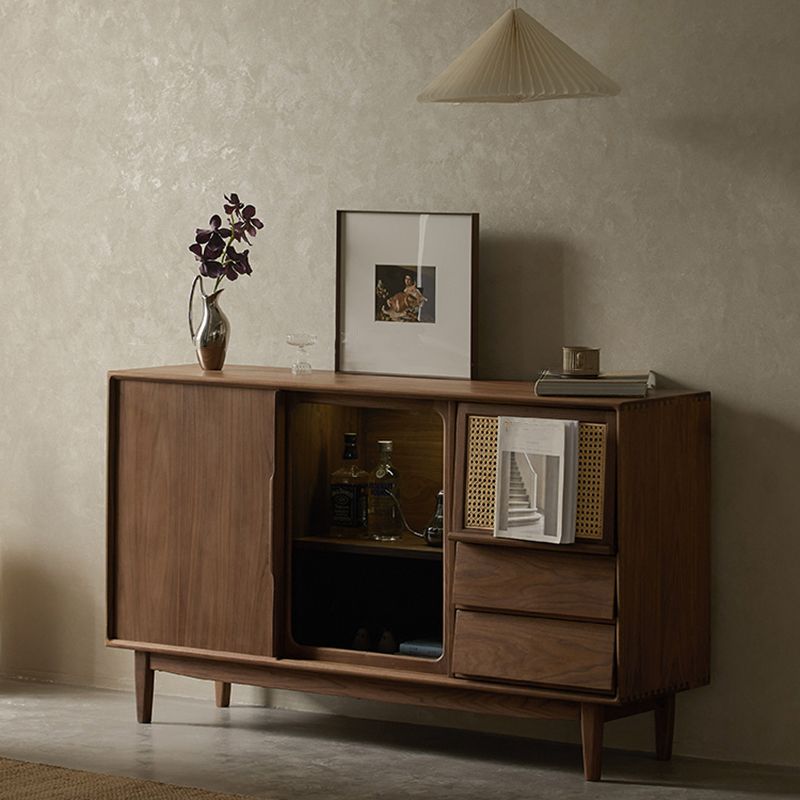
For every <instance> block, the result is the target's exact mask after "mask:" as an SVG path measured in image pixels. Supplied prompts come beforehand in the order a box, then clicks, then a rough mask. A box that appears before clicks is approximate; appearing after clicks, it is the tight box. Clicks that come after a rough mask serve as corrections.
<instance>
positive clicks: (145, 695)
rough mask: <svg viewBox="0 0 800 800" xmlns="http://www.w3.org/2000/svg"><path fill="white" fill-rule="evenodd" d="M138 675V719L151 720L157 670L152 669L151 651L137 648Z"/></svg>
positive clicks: (136, 671) (135, 664)
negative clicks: (147, 651)
mask: <svg viewBox="0 0 800 800" xmlns="http://www.w3.org/2000/svg"><path fill="white" fill-rule="evenodd" d="M133 659H134V661H133V663H134V672H135V675H136V719H138V720H139V722H150V720H152V718H153V682H154V679H155V672H153V670H152V669H150V653H142V652H140V651H139V650H137V651H136V652H135V653H134V654H133Z"/></svg>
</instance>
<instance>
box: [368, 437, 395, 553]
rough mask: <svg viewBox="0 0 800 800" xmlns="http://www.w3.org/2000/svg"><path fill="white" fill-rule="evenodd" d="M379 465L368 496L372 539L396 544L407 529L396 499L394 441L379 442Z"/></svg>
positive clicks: (371, 481) (370, 480) (374, 473)
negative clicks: (393, 457)
mask: <svg viewBox="0 0 800 800" xmlns="http://www.w3.org/2000/svg"><path fill="white" fill-rule="evenodd" d="M378 450H379V454H378V465H377V466H376V467H375V469H373V470H372V471H371V472H370V474H369V490H368V494H367V530H368V535H369V538H370V539H374V540H375V541H378V542H396V541H398V540H399V539H400V537H401V534H402V531H403V527H402V523H401V520H400V514H399V512H398V509H397V503H396V500H395V498H396V497H397V470H396V469H395V468H394V466H393V465H392V442H391V441H389V440H388V439H384V440H381V441H379V442H378Z"/></svg>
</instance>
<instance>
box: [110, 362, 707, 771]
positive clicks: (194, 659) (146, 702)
mask: <svg viewBox="0 0 800 800" xmlns="http://www.w3.org/2000/svg"><path fill="white" fill-rule="evenodd" d="M504 415H505V416H529V417H551V418H561V419H575V420H578V421H579V422H580V423H581V426H582V429H583V426H586V432H587V436H591V437H594V438H593V439H592V440H591V442H592V445H591V446H592V447H594V448H595V449H594V450H592V452H591V457H590V455H589V454H588V451H587V455H586V461H585V464H584V463H582V465H581V476H582V477H581V481H584V484H581V483H579V505H580V504H583V505H582V506H581V509H582V510H581V512H580V513H581V514H582V515H583V516H582V517H581V520H583V521H582V522H581V527H580V529H579V534H580V535H579V538H578V539H577V540H576V543H575V544H572V545H561V546H558V545H551V544H543V543H533V542H524V541H518V540H508V539H496V538H494V537H493V536H492V533H491V531H490V530H487V525H486V522H485V520H486V518H487V516H486V515H487V514H491V504H492V503H493V487H492V486H491V471H489V472H488V473H487V471H486V470H487V469H488V467H487V462H486V460H485V459H484V460H483V461H481V456H480V453H481V451H480V447H481V446H483V444H482V443H483V442H484V440H485V439H486V436H487V434H486V430H489V431H491V425H492V422H493V420H496V417H497V416H504ZM709 418H710V397H709V395H708V394H707V393H688V392H670V391H655V392H652V393H651V394H650V395H649V396H648V397H647V398H645V399H620V398H566V397H548V398H537V397H536V396H535V395H534V393H533V390H532V385H531V383H523V382H507V381H491V382H481V381H462V380H433V379H417V378H392V377H381V376H368V375H344V374H335V373H330V372H314V373H312V374H310V375H307V376H294V375H292V374H291V372H290V371H289V370H285V369H271V368H263V367H237V366H231V367H226V368H225V370H224V371H222V372H220V373H203V372H201V371H200V369H199V367H196V366H179V367H163V368H153V369H143V370H129V371H120V372H112V373H111V374H110V376H109V436H108V634H107V635H108V644H109V645H110V646H112V647H122V648H129V649H131V650H133V651H134V652H135V674H136V690H137V692H136V695H137V711H138V718H139V720H140V721H141V722H149V721H150V719H151V713H152V700H153V677H154V672H155V671H157V670H163V671H166V672H172V673H177V674H181V675H189V676H193V677H198V678H205V679H209V680H213V681H215V682H216V689H217V704H218V705H220V706H225V705H227V704H228V703H229V701H230V685H231V683H242V684H250V685H255V686H264V687H271V688H282V689H295V690H298V691H308V692H318V693H322V694H330V695H342V696H349V697H357V698H364V699H368V700H369V699H374V700H382V701H390V702H398V703H411V704H424V705H430V706H436V707H440V708H445V709H462V710H469V711H481V712H489V713H495V714H506V715H513V716H521V717H542V718H548V719H575V720H578V721H579V722H580V728H581V733H582V739H583V765H584V773H585V777H586V779H587V780H599V778H600V773H601V753H602V738H603V725H604V723H605V722H606V721H609V720H613V719H617V718H619V717H624V716H628V715H632V714H638V713H642V712H646V711H653V712H655V734H656V739H655V741H656V755H657V757H658V758H660V759H667V758H669V757H670V754H671V748H672V731H673V722H674V708H675V706H674V700H675V693H676V692H679V691H682V690H685V689H691V688H693V687H698V686H702V685H704V684H707V683H708V682H709ZM348 430H354V431H355V430H357V431H358V432H359V435H360V441H362V442H363V443H364V444H363V445H362V455H367V456H368V455H369V454H370V453H371V445H372V443H373V441H377V439H378V438H392V439H394V441H395V452H396V456H397V465H398V468H399V470H400V475H401V481H402V484H401V485H402V486H403V487H404V488H403V489H402V491H401V494H402V492H405V493H406V494H405V495H403V496H402V497H401V500H402V502H403V503H404V504H407V508H408V516H409V517H410V518H412V519H413V522H414V523H415V524H414V527H417V526H421V525H424V520H425V519H426V518H427V517H429V516H430V513H431V511H432V506H431V503H432V502H433V499H434V498H435V494H436V491H437V490H438V489H440V488H444V493H445V499H446V502H445V530H446V535H445V542H444V546H443V548H441V549H440V550H436V549H435V548H427V549H426V546H425V545H424V544H422V543H421V541H420V540H415V539H413V537H412V538H411V539H409V537H404V539H403V540H402V541H400V542H397V543H392V544H390V545H383V546H382V547H380V546H377V547H376V546H374V545H376V544H377V543H369V542H364V541H359V540H358V538H357V537H354V538H353V540H352V541H350V540H335V539H329V537H328V536H327V529H326V512H327V507H326V503H327V499H326V498H327V491H328V489H327V484H326V480H327V476H328V475H329V474H330V471H331V470H332V469H334V468H335V467H336V466H337V465H338V463H339V462H338V459H339V456H340V454H341V449H340V444H341V441H342V439H341V437H342V433H343V432H344V431H348ZM481 437H483V438H481ZM588 441H589V439H587V442H588ZM489 446H491V441H489ZM582 446H583V445H582ZM587 446H588V445H587ZM582 453H583V451H582ZM582 458H583V455H582ZM368 460H369V459H368V458H367V459H365V461H368ZM584 467H585V468H586V469H584ZM487 475H488V476H489V477H488V478H487ZM581 487H583V488H581ZM581 491H582V492H583V494H581ZM584 523H585V525H584ZM387 555H388V556H390V557H388V558H387V557H386V556H387ZM364 593H368V594H367V597H368V602H363V595H364ZM359 598H361V599H359ZM369 614H372V617H369ZM381 615H382V616H381ZM362 618H363V619H365V620H367V621H366V622H365V623H363V624H364V628H363V630H362V633H361V634H360V635H362V636H364V637H367V634H368V633H369V634H370V635H372V630H373V629H372V627H370V626H371V625H372V624H373V622H374V621H375V620H378V621H380V622H383V621H385V620H389V622H388V623H386V624H387V625H389V626H391V627H392V629H393V630H394V631H395V632H397V631H400V633H401V635H405V636H406V638H409V639H410V638H413V637H414V635H415V633H416V631H418V630H420V631H421V630H422V629H423V628H425V629H426V631H427V630H428V629H430V630H433V631H434V632H435V635H436V636H437V637H438V638H439V640H440V641H441V645H442V650H443V652H442V655H441V657H439V658H420V657H413V656H408V655H400V654H398V653H397V652H378V648H377V646H375V645H374V643H373V644H372V645H369V646H368V647H367V649H363V648H358V647H355V646H352V645H351V643H350V638H348V637H350V636H351V632H352V631H353V630H354V629H355V628H357V627H359V625H360V624H361V623H360V622H359V621H360V620H361V619H362ZM404 631H406V632H407V633H405V634H404V633H403V632H404Z"/></svg>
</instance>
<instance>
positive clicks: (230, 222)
mask: <svg viewBox="0 0 800 800" xmlns="http://www.w3.org/2000/svg"><path fill="white" fill-rule="evenodd" d="M228 225H230V228H231V235H230V237H229V238H228V241H227V242H226V243H225V247H224V248H223V249H222V255H221V256H220V258H219V263H220V264H222V266H223V267H224V266H225V256H226V255H227V253H228V248H229V247H230V246H231V245H232V244H233V214H228ZM224 277H225V275H224V274H223V275H220V276H219V277H218V278H217V282H216V283H215V284H214V291H215V292H216V291H217V289H219V285H220V284H221V283H222V279H223V278H224Z"/></svg>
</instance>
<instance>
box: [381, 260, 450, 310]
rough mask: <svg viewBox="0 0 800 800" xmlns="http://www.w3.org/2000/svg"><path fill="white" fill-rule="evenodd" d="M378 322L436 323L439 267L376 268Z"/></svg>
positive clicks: (396, 266) (389, 265)
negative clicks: (437, 269) (437, 271)
mask: <svg viewBox="0 0 800 800" xmlns="http://www.w3.org/2000/svg"><path fill="white" fill-rule="evenodd" d="M374 279H375V321H376V322H411V323H415V322H416V323H420V322H429V323H435V322H436V267H416V266H411V265H398V264H376V265H375V278H374Z"/></svg>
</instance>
